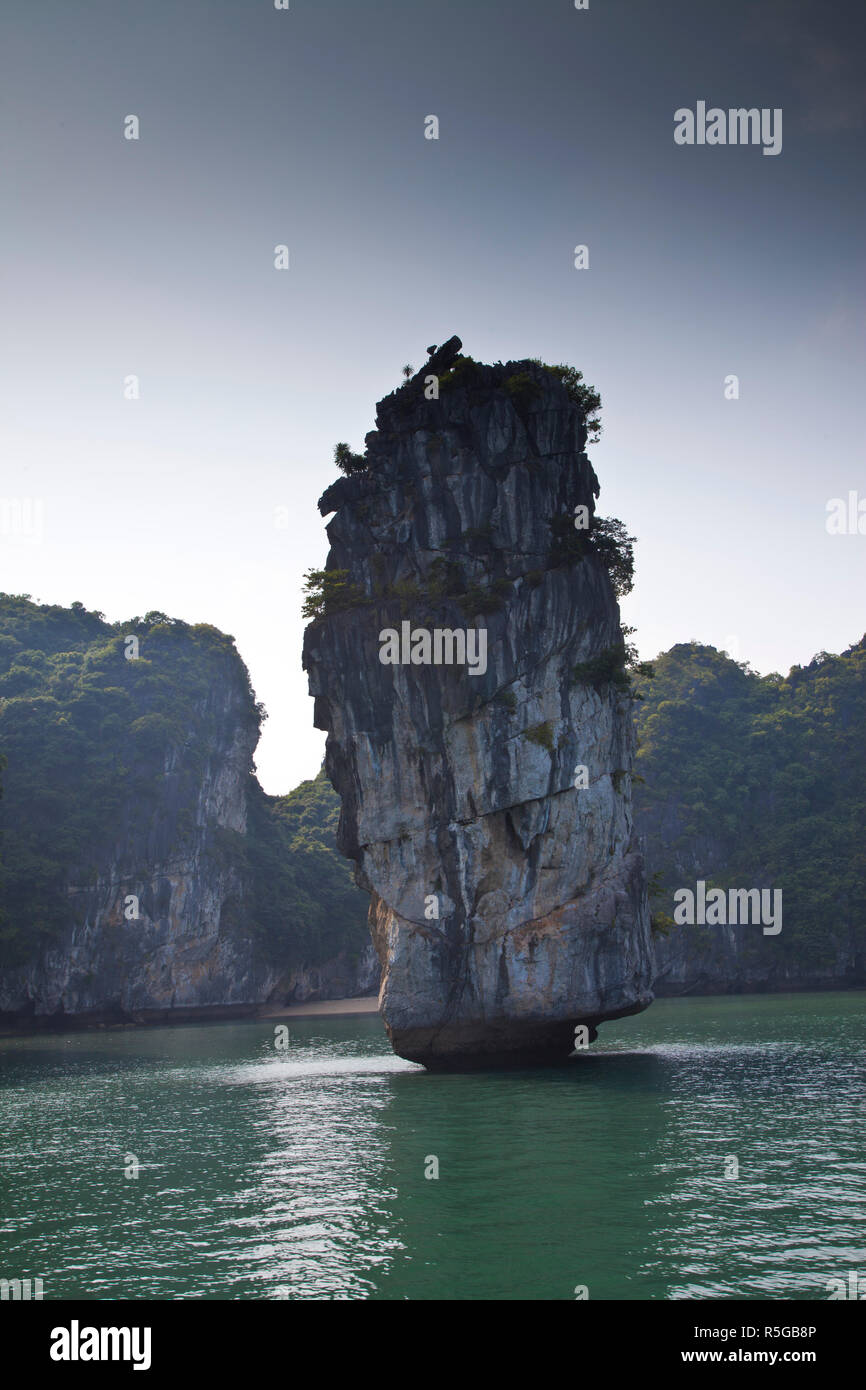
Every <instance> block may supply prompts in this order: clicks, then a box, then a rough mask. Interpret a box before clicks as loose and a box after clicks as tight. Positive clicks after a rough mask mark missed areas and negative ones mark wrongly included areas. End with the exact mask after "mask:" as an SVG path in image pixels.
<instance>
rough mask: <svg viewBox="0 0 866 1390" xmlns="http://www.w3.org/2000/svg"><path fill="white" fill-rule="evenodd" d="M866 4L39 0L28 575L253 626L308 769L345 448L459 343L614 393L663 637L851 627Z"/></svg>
mask: <svg viewBox="0 0 866 1390" xmlns="http://www.w3.org/2000/svg"><path fill="white" fill-rule="evenodd" d="M864 15H866V7H864V6H863V5H862V4H861V3H859V0H857V3H854V0H852V3H850V4H849V3H835V2H834V0H821V3H806V2H805V0H804V3H798V0H785V2H784V3H764V0H733V3H732V2H731V0H728V3H725V4H724V5H720V4H718V3H717V2H716V0H665V3H648V0H590V7H589V9H588V10H586V11H577V10H576V9H575V8H574V5H573V3H572V0H527V2H526V3H517V0H436V3H435V4H432V5H431V4H428V3H422V2H421V0H369V3H366V4H365V3H360V0H291V8H290V9H289V10H288V11H277V10H275V9H274V7H273V0H207V2H206V0H183V3H180V0H146V3H145V0H136V3H132V0H86V3H85V0H79V3H75V2H74V0H40V3H38V4H36V3H29V4H28V3H25V0H17V3H16V0H10V3H9V4H7V5H6V6H5V7H4V13H3V17H2V22H0V54H2V56H0V167H2V188H3V192H2V202H3V213H2V219H0V238H2V258H0V274H2V318H3V332H2V371H0V451H2V453H0V457H2V487H0V502H2V501H3V500H4V499H5V501H6V502H7V504H8V505H7V507H6V509H5V511H4V512H3V517H2V518H0V522H2V534H0V563H2V571H0V588H3V589H5V590H7V591H10V592H14V593H18V592H25V593H30V594H31V595H32V596H33V597H34V598H35V599H38V600H40V601H41V602H58V603H64V604H65V603H69V602H71V601H72V600H74V599H79V600H81V601H82V602H83V603H85V604H86V605H87V606H88V607H90V608H97V609H101V610H103V611H104V612H105V614H106V616H107V617H108V618H109V619H111V620H115V619H121V618H124V617H129V616H132V615H134V614H142V613H144V612H146V611H147V610H149V609H161V610H164V611H165V612H168V613H170V614H172V615H173V616H176V617H180V618H184V619H186V620H188V621H191V622H198V621H204V622H210V623H213V624H215V625H216V626H218V627H220V628H223V629H224V630H226V631H228V632H231V633H232V634H234V636H235V638H236V640H237V643H238V647H239V649H240V652H241V654H242V656H243V657H244V659H245V661H246V662H247V665H248V666H249V669H250V673H251V676H252V680H253V684H254V687H255V690H256V693H257V696H258V698H259V699H262V700H264V702H265V704H266V705H267V708H268V710H269V713H270V719H269V721H268V723H267V724H266V725H265V732H264V735H263V739H262V742H261V744H260V747H259V754H258V759H257V761H258V766H259V771H260V775H261V777H262V781H263V783H264V785H265V787H266V788H267V790H269V791H287V790H289V788H290V787H292V786H294V785H295V784H296V783H297V782H298V781H299V780H301V779H302V778H304V777H310V776H314V775H315V773H316V771H317V770H318V767H319V763H320V761H321V757H322V753H323V748H324V735H323V734H320V733H318V732H317V731H315V730H314V729H313V727H312V712H313V711H312V701H311V700H310V699H309V697H308V696H307V693H306V679H305V677H304V675H303V673H302V671H301V668H300V653H301V637H302V630H303V627H302V623H301V620H300V617H299V610H300V601H301V600H300V587H301V582H302V575H303V572H304V570H305V569H307V568H309V567H310V566H320V565H321V564H322V563H323V562H324V558H325V554H326V551H327V538H326V536H325V532H324V525H325V523H324V521H323V520H322V518H321V517H320V516H319V513H318V511H317V509H316V500H317V498H318V497H319V496H320V494H321V493H322V492H323V491H324V489H325V487H326V486H327V485H328V483H329V482H331V481H332V479H333V478H334V476H336V475H335V471H334V467H333V463H332V452H333V446H334V444H335V443H336V441H337V440H347V441H349V443H350V444H351V445H352V446H353V448H361V447H362V445H363V437H364V434H365V433H366V432H367V430H369V429H371V428H372V426H373V412H374V403H375V401H376V400H377V399H378V398H379V397H381V396H383V395H385V394H386V393H387V392H388V391H390V390H392V389H393V387H394V386H396V385H398V384H399V381H400V369H401V367H402V366H403V364H404V363H405V362H410V363H412V364H413V365H414V366H415V367H420V366H421V365H422V363H423V360H424V357H425V353H424V348H425V346H426V345H427V344H428V343H432V342H443V341H444V340H445V339H446V338H447V337H449V336H450V335H451V334H452V333H458V334H459V335H460V336H461V337H462V339H463V342H464V350H465V351H466V352H468V353H471V354H472V355H473V356H474V357H476V358H479V359H481V360H484V361H494V360H496V359H502V360H507V359H508V358H509V357H525V356H533V357H542V358H544V360H546V361H549V362H563V361H564V362H570V363H572V364H574V365H576V366H578V367H580V368H581V369H582V370H583V372H584V373H585V376H586V378H587V379H588V380H589V381H590V382H592V383H593V384H594V385H595V386H597V388H598V389H599V390H600V392H601V395H602V402H603V410H602V418H603V423H604V436H603V439H602V442H601V443H600V444H599V445H597V446H595V447H594V448H593V449H591V451H590V453H591V457H592V459H593V463H594V465H595V468H596V471H597V473H598V475H599V478H600V481H601V489H602V490H601V498H600V503H599V509H600V511H601V513H602V514H603V515H611V514H613V515H616V516H620V517H622V518H623V519H624V520H625V521H626V522H627V523H628V525H629V528H630V529H631V530H632V531H633V532H634V533H635V534H636V535H637V536H638V538H639V545H638V547H637V573H638V578H637V583H636V586H635V591H634V593H633V595H632V596H631V597H630V598H629V599H627V600H626V601H625V603H624V605H623V614H624V619H625V621H627V622H629V623H632V624H634V625H635V626H636V627H637V629H638V638H637V640H638V645H639V647H640V650H641V654H642V655H643V656H647V657H648V656H653V655H654V654H655V653H656V652H658V651H659V650H660V649H663V648H665V647H668V646H670V645H671V644H672V643H674V642H677V641H684V640H689V639H690V638H696V639H698V640H700V641H704V642H711V643H713V644H715V645H717V646H720V647H726V648H727V649H729V650H731V649H733V650H732V654H734V655H736V656H738V658H739V659H740V660H748V661H749V662H750V663H751V664H752V665H753V666H754V667H756V668H757V669H758V670H760V671H769V670H785V671H786V670H787V669H788V667H789V666H790V665H791V664H792V663H794V662H805V661H808V660H809V659H810V658H811V657H812V656H813V655H814V653H815V652H816V651H818V650H820V649H822V648H825V649H828V650H839V649H841V648H843V647H845V646H848V645H849V644H850V643H851V642H853V641H855V640H857V639H858V638H859V637H860V636H861V635H862V634H863V631H864V629H866V614H864V605H863V601H862V599H863V594H864V590H866V583H864V581H866V535H841V536H834V535H829V534H828V533H827V530H826V526H825V521H826V515H827V512H826V507H827V502H828V500H829V499H830V498H833V497H839V496H844V497H847V494H848V492H849V491H851V490H856V491H857V492H858V495H859V497H860V498H862V499H866V467H864V395H866V351H864V302H866V280H864V216H863V213H864V180H863V172H864V160H863V143H864V118H866V99H864V79H863V73H864V56H866V54H864V47H866V45H864V23H866V20H864ZM698 101H706V102H707V104H708V106H719V107H722V108H724V109H727V108H729V107H739V106H745V107H752V106H755V107H759V108H777V107H778V108H781V109H782V111H783V148H782V152H781V153H780V154H779V155H778V156H776V157H771V156H765V155H763V153H762V150H761V148H760V147H757V146H712V147H711V146H707V145H705V146H703V147H700V146H697V145H695V146H678V145H676V144H675V143H674V139H673V132H674V111H675V110H676V109H677V108H680V107H691V108H692V109H694V108H695V107H696V103H697V102H698ZM431 114H432V115H436V116H438V118H439V122H440V129H439V139H438V140H427V139H425V138H424V120H425V116H428V115H431ZM128 115H136V116H138V118H139V120H140V138H139V139H138V140H137V141H133V140H126V139H124V119H125V117H126V116H128ZM281 243H285V244H286V245H288V247H289V252H290V268H289V269H288V270H286V271H279V270H276V269H275V268H274V247H275V246H276V245H278V244H281ZM581 243H585V244H587V245H588V247H589V253H590V266H589V269H588V270H576V269H575V268H574V265H573V258H574V247H575V246H576V245H577V244H581ZM133 374H134V375H136V376H137V377H138V378H139V381H140V399H138V400H126V399H125V398H124V380H125V378H127V377H129V376H130V375H133ZM729 374H736V375H737V376H738V377H739V383H740V385H739V389H740V397H739V399H738V400H726V399H725V395H724V383H725V377H726V376H727V375H729ZM28 499H29V500H30V503H31V504H32V503H34V502H41V503H42V509H43V511H42V515H43V518H44V520H43V532H42V535H41V538H40V537H39V536H38V535H35V536H34V535H26V534H21V533H20V531H19V528H18V525H17V522H16V519H15V517H16V513H15V508H14V506H11V504H12V503H15V502H25V503H26V502H27V500H28ZM280 507H288V508H289V525H288V527H287V528H286V529H278V527H277V526H276V525H275V518H276V517H277V516H278V512H277V509H278V508H280ZM31 514H32V515H34V516H35V515H36V514H37V513H36V512H32V513H31Z"/></svg>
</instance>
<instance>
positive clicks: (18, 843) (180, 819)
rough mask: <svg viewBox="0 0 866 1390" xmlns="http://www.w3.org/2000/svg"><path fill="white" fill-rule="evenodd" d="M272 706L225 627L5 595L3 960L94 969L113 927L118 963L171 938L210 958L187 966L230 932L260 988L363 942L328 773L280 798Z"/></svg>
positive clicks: (162, 948)
mask: <svg viewBox="0 0 866 1390" xmlns="http://www.w3.org/2000/svg"><path fill="white" fill-rule="evenodd" d="M263 717H264V711H263V709H262V708H261V706H259V705H256V704H255V701H254V697H253V694H252V691H251V689H250V683H249V676H248V673H247V670H246V667H245V666H244V663H243V661H242V660H241V658H240V656H239V655H238V653H237V651H236V649H235V646H234V641H233V639H232V638H231V637H229V636H227V635H226V634H224V633H222V632H219V631H217V629H216V628H213V627H210V626H208V625H206V624H200V625H189V624H187V623H183V622H179V621H177V620H174V619H171V618H169V617H167V616H166V615H165V614H163V613H156V612H152V613H148V614H146V615H145V616H144V617H143V618H142V617H139V618H132V619H130V620H128V621H126V622H123V623H120V624H115V625H112V624H109V623H107V622H106V621H105V620H104V618H103V615H102V614H101V613H98V612H89V611H87V610H86V609H85V608H84V607H83V605H81V604H73V605H72V607H71V608H61V607H59V606H56V605H48V604H36V603H33V602H32V601H31V600H30V599H29V597H27V596H20V595H19V596H14V595H0V758H2V759H3V760H4V762H5V766H2V765H0V766H2V781H3V797H2V800H0V834H2V841H0V850H2V855H0V966H2V967H3V968H5V969H6V970H10V969H12V970H14V969H15V968H16V967H22V966H25V965H28V964H29V965H32V964H33V963H34V962H36V961H38V960H39V959H40V958H41V957H42V955H43V954H44V952H45V950H46V949H47V948H51V947H60V948H61V949H62V950H67V951H68V952H70V953H71V954H74V955H75V957H76V959H78V958H79V957H82V956H87V957H88V960H87V961H86V964H87V965H88V970H87V971H86V972H85V973H86V974H89V975H90V976H94V977H98V975H99V972H100V970H105V969H107V968H108V967H107V966H106V962H105V960H104V959H102V958H101V957H100V959H97V957H98V956H99V951H98V949H97V945H96V943H95V941H94V936H95V935H96V934H99V933H100V932H101V933H102V934H103V935H107V936H109V937H111V944H112V952H113V958H112V965H111V969H112V978H113V979H114V977H115V976H119V975H121V974H122V971H123V966H124V959H126V960H127V961H129V962H130V963H131V956H130V951H131V950H132V948H133V947H134V948H135V950H136V952H137V953H138V952H145V953H148V956H147V958H148V960H149V961H153V960H157V959H159V958H160V953H161V955H162V958H163V959H167V957H168V955H170V954H171V952H172V950H173V949H174V947H173V944H172V938H174V946H177V943H178V942H179V941H181V940H183V941H184V942H185V946H184V951H185V953H186V956H188V957H192V956H195V960H194V961H193V963H192V964H190V963H188V962H186V963H185V962H183V961H180V962H175V961H173V962H172V967H171V968H172V970H174V969H175V968H177V969H178V970H186V972H187V974H188V975H189V976H190V979H191V980H192V979H193V967H194V970H195V972H198V974H200V973H201V968H202V960H201V957H202V955H203V953H204V952H205V951H206V949H208V948H207V947H206V946H205V945H204V944H203V943H204V941H205V940H207V941H208V943H209V945H210V947H212V946H213V945H214V943H215V942H216V940H217V939H218V938H222V939H223V940H225V939H228V938H230V939H231V941H232V943H233V951H234V953H235V954H234V956H233V964H232V968H241V965H242V968H243V970H244V971H252V973H253V974H255V976H256V978H257V980H258V981H259V984H260V985H262V982H263V981H265V982H268V984H269V985H270V984H271V983H272V982H274V981H276V980H278V979H279V977H280V976H281V974H283V973H285V972H286V971H291V970H294V969H300V968H307V967H310V966H318V965H321V964H324V963H326V962H328V961H330V960H331V958H332V957H334V956H336V955H337V954H338V953H340V952H341V951H344V950H346V951H347V953H348V955H349V957H352V958H356V957H357V956H358V955H359V954H360V953H361V951H362V950H363V949H364V948H365V947H366V946H367V944H368V936H367V932H366V906H367V898H366V895H365V894H362V893H360V892H359V891H358V890H357V889H356V888H355V887H354V885H353V883H352V879H351V873H350V870H349V867H348V865H347V863H346V861H345V860H343V859H342V858H341V857H340V856H338V855H337V854H336V852H335V849H334V830H335V822H336V817H337V809H336V801H335V798H334V795H333V793H332V792H331V791H330V788H327V789H326V788H325V785H324V783H323V781H322V779H321V778H319V779H317V780H316V781H315V782H307V783H304V784H303V786H301V787H298V788H297V789H296V790H295V791H294V792H292V793H291V794H290V795H289V796H286V797H279V798H278V797H268V796H266V795H265V793H264V792H263V791H262V790H261V788H260V786H259V784H258V781H257V780H256V778H255V775H254V765H253V760H252V759H253V752H254V749H255V745H256V743H257V740H258V735H259V727H260V723H261V719H262V718H263ZM128 893H134V894H136V895H137V897H138V899H139V905H140V910H141V918H140V919H138V920H133V921H130V922H126V921H125V918H124V912H123V910H122V908H123V903H124V902H125V901H126V897H127V894H128ZM94 894H95V895H96V896H95V897H94ZM116 904H119V907H117V906H116ZM118 917H119V919H120V927H119V929H120V930H121V931H122V932H127V933H128V936H127V937H126V938H125V941H126V944H125V945H122V944H120V943H121V940H122V939H121V937H120V936H118V934H117V933H118V923H117V919H118ZM96 923H99V924H100V926H99V927H98V929H97V931H95V930H94V928H95V924H96ZM108 924H110V925H108ZM78 942H86V943H87V945H86V946H85V947H84V948H83V949H82V946H80V945H78V944H76V943H78ZM73 947H74V950H73ZM91 957H92V958H91ZM138 960H139V956H138V954H137V955H136V961H138ZM226 968H227V967H225V965H224V964H223V965H222V966H221V969H222V970H223V973H224V971H225V969H226ZM82 969H83V965H82ZM220 978H223V976H221V977H220ZM174 983H175V984H176V983H177V982H176V981H174ZM31 985H32V981H31V983H30V984H28V986H27V988H28V989H30V988H31ZM34 987H35V986H34ZM191 987H192V986H191ZM250 987H251V986H249V985H246V986H245V989H247V990H248V989H249V988H250ZM262 987H264V985H262ZM95 990H96V986H94V991H95Z"/></svg>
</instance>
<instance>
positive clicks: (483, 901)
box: [304, 339, 652, 1067]
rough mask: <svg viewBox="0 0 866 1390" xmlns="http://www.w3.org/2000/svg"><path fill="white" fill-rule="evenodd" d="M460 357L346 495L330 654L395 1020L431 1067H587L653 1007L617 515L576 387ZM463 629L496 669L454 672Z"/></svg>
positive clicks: (336, 759)
mask: <svg viewBox="0 0 866 1390" xmlns="http://www.w3.org/2000/svg"><path fill="white" fill-rule="evenodd" d="M460 347H461V344H460V340H459V339H452V340H449V342H448V343H447V344H445V345H444V347H442V348H440V349H438V351H437V352H436V353H435V354H434V356H433V358H431V361H430V362H428V364H427V365H426V367H424V368H423V369H422V370H421V371H420V372H418V373H417V374H416V376H415V377H414V378H413V379H412V380H411V381H409V382H407V383H406V384H405V385H404V386H402V387H401V388H400V389H399V390H397V391H395V392H393V393H392V394H391V395H390V396H388V397H386V398H385V400H383V401H380V402H379V405H378V413H377V421H376V423H377V428H376V430H374V431H372V432H371V433H370V434H369V435H368V436H367V440H366V444H367V454H366V459H367V468H366V470H365V471H364V472H363V473H359V474H357V475H354V476H352V477H351V478H345V479H340V480H339V481H338V482H337V483H335V484H334V485H333V486H332V487H331V488H329V489H328V491H327V492H326V493H325V494H324V496H323V497H322V499H321V501H320V503H319V507H320V510H321V511H322V513H323V515H327V514H328V513H329V512H332V511H335V512H336V516H335V517H334V518H333V519H332V520H331V522H330V524H329V525H328V528H327V530H328V536H329V539H330V542H331V549H330V553H329V556H328V560H327V571H326V573H327V578H326V583H325V586H324V589H323V593H322V602H321V606H320V609H319V616H318V617H316V618H315V619H314V621H313V622H312V623H311V624H310V626H309V627H308V628H307V632H306V636H305V643H304V666H305V669H306V670H307V671H308V673H309V679H310V690H311V693H312V694H313V695H314V696H315V722H316V725H317V727H319V728H322V729H326V730H327V731H328V740H327V753H326V769H327V772H328V775H329V776H330V778H331V781H332V782H333V784H334V786H335V787H336V789H337V791H338V792H339V793H340V796H341V798H342V812H341V823H340V835H339V847H340V849H341V850H342V852H343V853H344V854H345V855H347V856H348V857H349V858H351V859H353V860H354V861H355V864H356V877H357V880H358V882H359V884H360V885H361V886H362V887H364V888H366V889H368V890H369V892H370V894H371V904H370V915H369V921H370V927H371V931H372V934H373V940H374V943H375V945H376V949H377V952H378V954H379V958H380V960H381V962H382V967H383V980H382V987H381V994H380V1006H381V1011H382V1015H383V1018H384V1020H385V1024H386V1027H387V1029H388V1033H389V1036H390V1038H391V1042H392V1045H393V1047H394V1049H395V1051H396V1052H398V1053H399V1054H400V1055H402V1056H404V1057H408V1058H411V1059H413V1060H415V1061H419V1062H423V1063H424V1064H425V1065H426V1066H428V1067H437V1066H439V1067H450V1066H454V1067H459V1066H473V1065H488V1064H492V1065H499V1064H509V1063H525V1062H546V1061H551V1060H558V1059H561V1058H566V1057H567V1056H568V1055H569V1054H570V1052H571V1051H572V1048H573V1044H574V1032H575V1027H576V1026H577V1025H579V1024H585V1025H587V1028H588V1036H589V1037H590V1038H593V1037H594V1036H595V1029H596V1027H597V1025H598V1024H599V1023H601V1022H603V1021H604V1020H605V1019H611V1018H617V1017H620V1016H622V1015H624V1014H629V1013H634V1012H637V1011H638V1010H640V1009H643V1008H645V1007H646V1006H647V1004H648V1003H650V1002H651V999H652V993H651V988H650V983H651V978H652V953H651V947H650V928H649V914H648V909H647V902H646V889H645V883H644V874H643V865H642V861H641V857H640V855H639V853H638V852H637V850H636V847H635V845H634V843H633V837H632V816H631V763H632V754H633V743H634V735H633V728H632V719H631V711H630V698H629V695H628V689H627V681H626V679H625V677H624V673H623V670H622V653H623V638H622V633H621V628H620V621H619V610H618V606H617V602H616V596H615V593H614V589H613V586H612V583H611V578H610V574H609V564H608V563H605V560H604V557H603V555H602V553H601V552H602V547H601V546H599V545H597V544H594V543H593V538H592V533H590V534H589V535H588V534H587V532H586V531H584V532H578V531H576V529H575V516H576V510H575V509H576V508H579V507H585V508H586V509H587V514H588V515H589V516H593V515H594V509H595V498H596V497H597V495H598V482H597V480H596V476H595V473H594V471H593V468H592V465H591V464H590V462H589V459H588V458H587V456H586V453H585V452H584V450H585V445H586V438H587V424H586V419H585V415H584V411H583V410H582V409H581V406H580V403H579V398H576V397H575V393H574V391H573V390H570V389H569V387H568V383H567V382H565V381H563V379H562V377H561V375H557V374H556V372H554V371H552V370H551V369H548V368H545V367H543V366H541V365H540V364H539V363H536V362H533V361H522V362H509V363H506V364H504V365H503V364H497V365H496V366H481V365H479V364H475V363H473V362H472V361H471V359H465V358H461V357H459V356H458V355H457V354H458V353H459V349H460ZM437 371H438V372H439V373H441V376H440V379H439V394H438V398H436V397H435V387H434V388H431V385H430V376H431V372H432V373H436V372H437ZM428 396H430V397H432V398H430V399H428ZM584 515H586V514H584ZM404 624H405V625H406V626H405V627H404V626H403V625H404ZM388 629H390V630H393V631H394V632H395V633H396V634H397V635H398V636H399V638H401V639H402V640H403V641H404V643H405V641H406V640H407V639H408V638H409V636H410V635H411V634H417V633H418V630H419V629H424V630H425V631H426V632H427V633H429V634H430V638H429V646H428V643H425V641H424V640H423V639H422V638H421V637H416V638H415V639H414V642H415V645H414V650H415V652H416V660H417V661H418V662H419V664H412V663H409V664H402V663H399V664H384V663H383V660H382V659H380V652H381V653H382V654H383V655H384V654H385V652H386V650H387V648H386V646H385V645H384V644H383V641H382V640H381V637H380V634H382V633H383V632H384V631H385V630H388ZM437 630H439V632H440V633H441V632H443V631H445V632H452V633H453V632H454V631H455V630H462V631H466V630H472V631H475V632H478V633H480V632H482V631H483V632H484V634H485V636H486V668H485V669H483V671H482V665H481V662H480V661H479V662H476V666H475V669H474V671H473V669H472V667H471V666H470V665H468V664H462V665H461V664H457V662H458V661H459V656H460V653H459V650H457V649H456V648H455V649H453V650H452V653H451V654H452V655H454V656H455V658H456V660H455V663H454V664H444V661H443V664H436V663H435V660H432V659H430V660H429V664H428V661H427V660H426V659H425V658H430V657H431V655H432V656H433V657H435V655H436V654H437V649H436V646H435V634H436V631H437ZM449 640H450V639H449V638H448V637H445V638H444V639H442V642H441V644H440V647H439V649H438V655H439V656H440V657H444V659H445V660H447V656H446V655H445V654H446V652H447V651H448V642H449ZM393 650H394V651H396V650H397V647H394V649H393ZM405 654H406V649H405V646H404V648H403V655H405ZM575 667H577V668H578V669H577V672H575ZM578 766H582V767H585V768H586V780H587V781H588V785H587V786H582V787H576V786H575V782H576V781H580V780H583V779H582V778H581V776H580V774H578V777H577V778H576V776H575V769H576V767H578Z"/></svg>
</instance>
